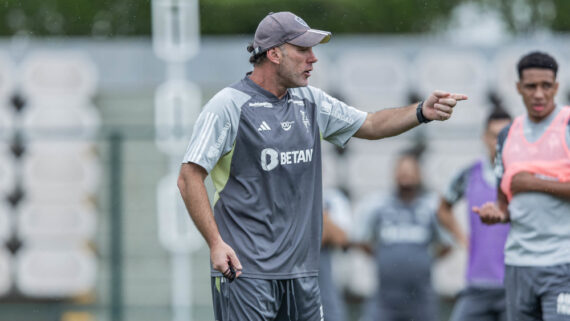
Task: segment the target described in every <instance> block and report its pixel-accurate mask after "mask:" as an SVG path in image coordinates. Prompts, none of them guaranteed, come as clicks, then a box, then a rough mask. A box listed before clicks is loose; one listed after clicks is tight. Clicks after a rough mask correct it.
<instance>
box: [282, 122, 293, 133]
mask: <svg viewBox="0 0 570 321" xmlns="http://www.w3.org/2000/svg"><path fill="white" fill-rule="evenodd" d="M294 123H295V122H294V121H284V122H282V123H281V128H282V129H283V130H284V131H286V132H287V131H289V130H290V129H291V128H292V127H293V124H294Z"/></svg>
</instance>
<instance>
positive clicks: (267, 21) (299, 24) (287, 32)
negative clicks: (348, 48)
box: [253, 11, 332, 55]
mask: <svg viewBox="0 0 570 321" xmlns="http://www.w3.org/2000/svg"><path fill="white" fill-rule="evenodd" d="M331 35H332V34H331V33H330V32H328V31H322V30H317V29H311V27H309V25H308V24H307V23H306V22H305V21H304V20H303V19H301V18H300V17H299V16H297V15H295V14H293V13H291V12H288V11H283V12H277V13H273V12H270V13H269V14H268V15H267V16H265V18H263V20H261V22H260V23H259V25H258V26H257V30H256V31H255V36H254V38H253V54H254V55H257V54H260V53H262V52H264V51H267V50H269V49H271V48H273V47H277V46H281V45H282V44H284V43H290V44H292V45H296V46H300V47H313V46H316V45H318V44H320V43H326V42H328V41H329V40H330V39H331Z"/></svg>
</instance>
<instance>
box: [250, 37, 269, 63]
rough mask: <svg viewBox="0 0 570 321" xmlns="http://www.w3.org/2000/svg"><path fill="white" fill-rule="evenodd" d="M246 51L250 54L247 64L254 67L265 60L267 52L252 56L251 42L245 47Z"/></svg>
mask: <svg viewBox="0 0 570 321" xmlns="http://www.w3.org/2000/svg"><path fill="white" fill-rule="evenodd" d="M247 51H248V52H250V53H252V54H251V56H250V57H249V62H250V63H251V64H252V65H254V66H255V65H259V64H260V63H262V62H264V61H265V60H266V59H267V51H264V52H260V53H258V54H253V51H254V48H253V42H251V43H250V44H249V45H247Z"/></svg>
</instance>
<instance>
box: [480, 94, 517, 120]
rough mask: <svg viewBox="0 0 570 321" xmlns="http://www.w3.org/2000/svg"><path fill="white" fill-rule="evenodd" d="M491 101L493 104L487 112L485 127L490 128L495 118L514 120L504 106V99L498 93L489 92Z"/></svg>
mask: <svg viewBox="0 0 570 321" xmlns="http://www.w3.org/2000/svg"><path fill="white" fill-rule="evenodd" d="M488 97H489V101H490V102H491V104H492V106H493V107H492V108H491V111H490V112H489V114H487V118H486V119H485V128H489V124H490V123H491V122H492V121H493V120H512V119H513V118H512V116H511V115H510V114H509V112H508V111H507V110H506V109H505V108H503V100H502V99H501V97H500V96H499V94H498V93H496V92H494V91H492V92H489V96H488Z"/></svg>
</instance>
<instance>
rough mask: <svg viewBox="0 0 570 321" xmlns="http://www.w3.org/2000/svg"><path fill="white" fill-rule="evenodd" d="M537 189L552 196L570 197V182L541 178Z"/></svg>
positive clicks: (536, 186)
mask: <svg viewBox="0 0 570 321" xmlns="http://www.w3.org/2000/svg"><path fill="white" fill-rule="evenodd" d="M535 189H536V190H537V191H538V192H543V193H547V194H550V195H552V196H556V197H560V198H564V199H570V182H568V183H562V182H555V181H549V180H545V179H539V180H538V181H537V184H536V185H535Z"/></svg>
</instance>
